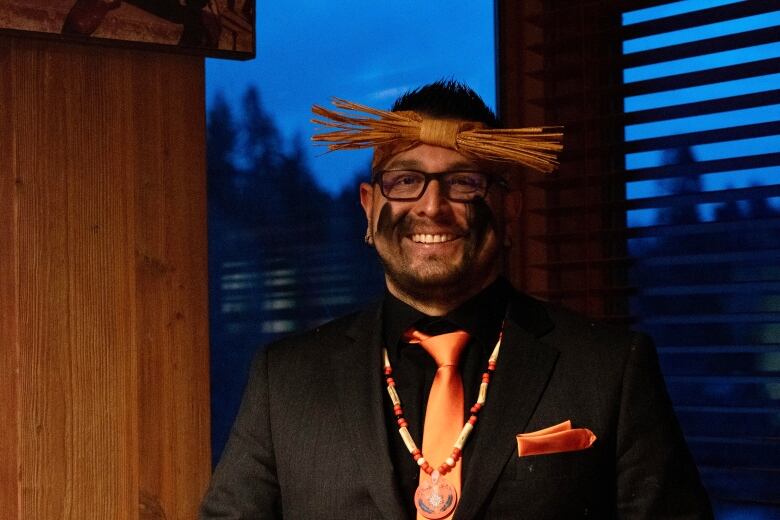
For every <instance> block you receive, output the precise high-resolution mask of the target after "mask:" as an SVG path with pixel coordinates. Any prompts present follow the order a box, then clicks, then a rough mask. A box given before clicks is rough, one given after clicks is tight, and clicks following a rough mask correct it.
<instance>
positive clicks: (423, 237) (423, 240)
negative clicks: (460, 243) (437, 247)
mask: <svg viewBox="0 0 780 520" xmlns="http://www.w3.org/2000/svg"><path fill="white" fill-rule="evenodd" d="M410 238H411V240H412V242H415V243H417V244H441V243H444V242H452V241H453V240H455V239H457V238H459V237H458V236H457V235H454V234H451V233H435V234H434V233H414V234H412V235H411V236H410Z"/></svg>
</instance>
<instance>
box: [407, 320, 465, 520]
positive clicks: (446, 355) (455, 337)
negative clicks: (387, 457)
mask: <svg viewBox="0 0 780 520" xmlns="http://www.w3.org/2000/svg"><path fill="white" fill-rule="evenodd" d="M410 336H411V337H412V338H413V339H411V342H414V343H419V344H420V346H421V347H422V348H424V349H425V350H426V352H428V354H430V355H431V357H432V358H433V359H434V361H436V365H437V366H438V368H437V370H436V375H435V376H434V378H433V385H432V386H431V393H430V394H428V406H427V407H426V408H425V426H424V428H423V442H422V453H423V456H424V457H425V459H426V460H427V461H428V462H429V463H430V464H431V466H433V467H434V468H438V467H439V466H440V465H441V463H442V462H444V461H445V460H446V459H447V457H449V456H450V453H451V452H452V447H453V445H454V444H455V441H456V440H457V439H458V435H459V434H460V431H461V429H462V428H463V380H462V379H461V377H460V371H459V370H458V361H459V360H460V355H461V353H462V352H463V348H464V347H465V346H466V343H468V341H469V335H468V333H467V332H464V331H462V330H458V331H455V332H449V333H447V334H440V335H438V336H427V335H426V334H423V333H421V332H419V331H416V330H415V331H412V332H411V334H410ZM462 464H463V460H462V459H461V460H460V461H458V463H457V464H456V465H455V467H454V468H453V469H452V471H450V472H449V473H447V475H446V477H445V478H446V479H447V481H449V483H450V484H452V486H453V487H454V488H455V490H456V491H457V492H458V497H460V475H461V466H462ZM426 478H430V477H428V475H427V474H425V472H423V471H422V470H421V471H420V479H421V482H422V479H426ZM454 513H455V511H454V510H453V512H452V513H451V515H452V514H454ZM451 515H449V516H447V517H446V518H451ZM417 518H418V519H421V518H424V517H422V516H421V515H420V514H419V513H418V514H417Z"/></svg>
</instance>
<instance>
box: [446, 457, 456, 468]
mask: <svg viewBox="0 0 780 520" xmlns="http://www.w3.org/2000/svg"><path fill="white" fill-rule="evenodd" d="M444 462H446V463H447V465H448V466H450V467H455V459H453V458H452V457H447V460H445V461H444Z"/></svg>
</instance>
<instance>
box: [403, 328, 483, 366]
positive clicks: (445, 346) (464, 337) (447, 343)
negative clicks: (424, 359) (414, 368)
mask: <svg viewBox="0 0 780 520" xmlns="http://www.w3.org/2000/svg"><path fill="white" fill-rule="evenodd" d="M409 336H410V337H411V339H410V342H411V343H419V344H420V346H421V347H422V348H424V349H425V351H426V352H428V354H430V355H431V357H432V358H433V360H434V361H436V365H437V366H439V367H443V366H448V365H452V366H457V365H458V362H459V361H460V355H461V353H462V352H463V348H464V347H465V346H466V343H468V341H469V334H468V332H466V331H463V330H456V331H455V332H448V333H446V334H439V335H436V336H428V335H427V334H424V333H422V332H420V331H417V330H413V331H411V332H410V333H409Z"/></svg>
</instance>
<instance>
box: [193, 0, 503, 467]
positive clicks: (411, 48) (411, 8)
mask: <svg viewBox="0 0 780 520" xmlns="http://www.w3.org/2000/svg"><path fill="white" fill-rule="evenodd" d="M256 27H257V37H258V43H257V49H258V53H257V58H256V59H255V60H254V61H252V62H233V61H225V60H209V61H208V62H207V71H206V72H207V74H206V75H207V100H208V107H207V109H208V154H209V155H208V166H209V176H208V179H209V279H210V282H209V284H210V287H209V289H210V314H211V349H212V360H211V378H212V447H213V449H212V453H213V458H214V460H215V461H216V460H218V458H219V455H220V453H221V451H222V447H223V445H224V443H225V441H226V439H227V435H228V432H229V429H230V426H231V424H232V422H233V418H234V417H235V414H236V411H237V409H238V404H239V400H240V397H241V392H242V390H243V388H244V385H245V383H246V374H247V370H248V367H249V364H250V361H251V358H252V355H253V353H254V352H255V351H256V350H257V348H258V347H261V346H263V345H265V344H267V343H269V342H271V341H273V340H275V339H278V338H280V337H282V336H286V335H289V334H290V333H292V332H295V331H298V330H303V329H307V328H311V327H313V326H315V325H317V324H320V323H322V322H324V321H327V320H329V319H332V318H335V317H338V316H341V315H343V314H346V313H347V312H348V311H350V310H353V309H355V308H357V307H359V306H361V305H362V304H364V303H366V302H367V301H368V300H373V299H376V298H377V297H378V296H379V295H380V294H381V292H382V290H383V288H384V283H383V276H382V270H381V267H380V266H379V264H378V262H377V261H376V258H375V254H374V252H373V250H371V249H370V248H368V247H366V246H365V245H364V244H363V242H362V240H363V236H364V234H365V230H366V224H365V217H364V216H363V212H362V209H361V207H360V205H359V202H358V193H357V184H358V182H359V181H360V180H363V179H367V178H368V166H369V163H370V155H371V154H370V152H369V151H363V152H362V153H361V152H342V153H333V154H327V155H324V156H323V155H321V151H322V150H317V149H315V148H313V147H312V145H311V144H310V143H309V142H308V139H309V137H310V135H311V132H312V125H311V124H310V123H309V119H310V118H311V112H310V108H311V105H312V104H313V103H318V104H322V105H328V104H329V99H330V97H331V96H339V97H343V98H346V99H349V100H351V101H357V102H360V103H365V104H368V105H371V106H376V107H379V108H389V104H390V103H391V102H392V101H393V100H394V99H395V98H396V97H397V96H398V95H400V94H401V93H403V92H404V91H406V90H407V89H410V88H414V87H416V86H420V85H423V84H426V83H430V82H432V81H435V80H438V79H442V78H454V79H459V80H461V81H464V82H466V83H468V84H470V85H471V86H472V87H473V88H474V89H475V90H477V92H479V93H480V94H481V95H482V96H483V97H484V98H485V100H486V102H488V103H489V104H492V105H494V104H495V101H494V100H495V79H494V74H495V65H494V61H495V60H494V50H493V6H492V3H491V2H463V3H456V4H453V3H452V2H445V1H443V0H441V1H435V2H434V1H430V2H413V1H411V0H403V1H396V2H392V3H388V4H386V5H385V4H381V5H380V4H371V5H368V4H366V3H365V2H361V1H357V0H347V1H343V2H335V3H334V2H321V1H312V0H308V1H305V0H299V1H295V2H292V1H291V2H265V3H263V4H262V5H261V6H260V9H258V20H257V25H256ZM453 49H457V52H453Z"/></svg>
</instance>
